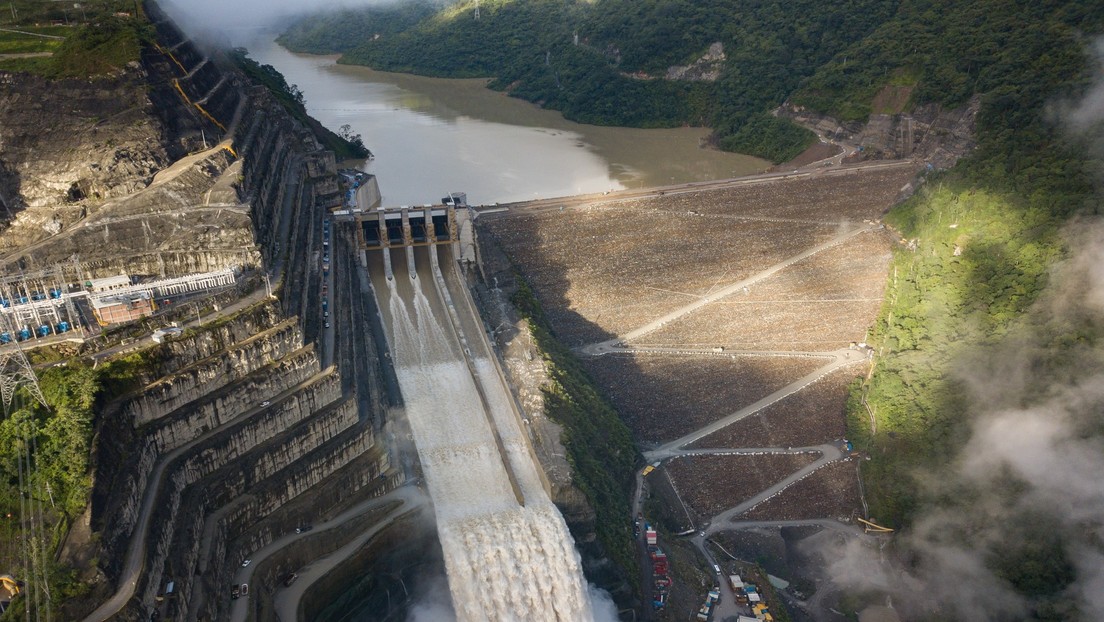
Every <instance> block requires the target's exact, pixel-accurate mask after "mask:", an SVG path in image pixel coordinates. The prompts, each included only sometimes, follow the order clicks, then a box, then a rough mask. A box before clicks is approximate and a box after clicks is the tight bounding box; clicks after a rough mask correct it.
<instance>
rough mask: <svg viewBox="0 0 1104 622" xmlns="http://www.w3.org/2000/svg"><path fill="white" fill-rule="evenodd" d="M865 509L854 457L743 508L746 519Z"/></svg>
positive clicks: (839, 513) (847, 513) (802, 516)
mask: <svg viewBox="0 0 1104 622" xmlns="http://www.w3.org/2000/svg"><path fill="white" fill-rule="evenodd" d="M855 512H862V502H861V501H860V500H859V484H858V479H857V477H856V473H855V462H854V461H853V460H841V461H838V462H833V463H831V464H828V465H825V466H824V467H823V468H821V469H817V470H816V471H814V472H813V473H812V474H811V475H809V476H808V477H806V478H805V479H802V480H801V481H799V482H797V483H796V484H794V485H792V486H790V487H789V488H787V489H785V490H783V491H782V492H780V493H779V494H777V495H775V496H774V497H771V498H770V499H767V500H766V501H764V502H762V503H760V504H759V505H757V506H755V507H753V508H752V509H750V510H748V511H747V512H744V513H743V514H742V515H741V516H740V518H741V519H743V520H801V519H806V518H846V517H850V516H851V515H852V514H853V513H855Z"/></svg>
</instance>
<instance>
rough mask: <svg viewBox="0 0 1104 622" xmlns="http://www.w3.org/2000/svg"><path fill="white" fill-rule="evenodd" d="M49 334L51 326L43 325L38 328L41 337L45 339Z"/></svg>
mask: <svg viewBox="0 0 1104 622" xmlns="http://www.w3.org/2000/svg"><path fill="white" fill-rule="evenodd" d="M49 334H50V325H49V324H43V325H42V326H39V327H38V336H39V337H45V336H46V335H49Z"/></svg>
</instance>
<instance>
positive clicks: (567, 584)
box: [388, 278, 593, 622]
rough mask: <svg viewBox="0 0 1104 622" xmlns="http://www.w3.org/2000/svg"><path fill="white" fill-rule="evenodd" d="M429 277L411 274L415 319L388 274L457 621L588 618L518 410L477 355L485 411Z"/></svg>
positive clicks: (402, 368) (399, 353) (577, 573)
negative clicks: (425, 285) (438, 310)
mask: <svg viewBox="0 0 1104 622" xmlns="http://www.w3.org/2000/svg"><path fill="white" fill-rule="evenodd" d="M423 280H427V279H421V278H419V279H417V280H416V281H414V282H413V283H412V286H413V287H414V293H413V300H412V301H409V302H410V303H412V304H413V311H414V313H413V317H412V316H411V313H410V308H409V305H408V304H407V301H403V300H402V299H401V298H400V295H399V292H398V291H397V287H396V284H395V282H394V281H389V282H388V285H389V288H390V295H391V296H390V302H389V310H390V312H391V317H392V322H393V326H391V327H390V328H391V333H392V335H391V336H392V349H393V354H392V356H393V357H394V360H395V366H396V374H397V376H398V380H399V386H400V388H401V389H402V393H403V400H404V403H405V407H406V414H407V417H408V419H409V420H410V426H411V430H412V432H413V434H414V440H415V442H416V443H417V445H418V455H419V457H420V459H421V463H422V468H423V471H424V473H425V479H426V484H427V487H428V488H429V493H430V496H431V497H432V498H433V503H434V508H435V512H436V516H437V528H438V532H439V535H440V539H441V545H442V548H443V549H444V554H445V567H446V570H447V572H448V581H449V591H450V592H451V594H452V601H453V608H454V610H455V611H456V616H457V620H459V621H460V622H476V621H483V620H487V621H494V622H511V621H515V620H517V621H521V620H527V621H530V620H532V621H544V620H547V621H549V622H553V621H555V622H590V621H592V620H593V613H592V612H591V604H590V598H589V596H588V592H587V586H586V583H585V581H584V579H583V574H582V568H581V566H580V563H579V556H578V553H577V552H576V551H575V548H574V542H573V541H572V539H571V535H570V534H569V533H568V531H567V525H566V524H565V523H564V521H563V517H562V516H560V514H559V512H558V511H557V510H556V507H555V506H554V505H553V504H552V502H551V500H550V499H549V498H548V495H547V494H546V493H545V491H544V488H543V487H542V486H541V484H540V479H539V475H538V473H537V472H536V468H537V467H536V466H535V464H534V463H533V460H532V458H531V457H530V456H529V455H528V448H527V447H526V446H525V444H524V439H523V438H522V437H521V434H522V433H521V431H520V429H519V426H518V425H517V421H516V418H515V417H513V415H512V412H510V411H509V410H506V409H508V408H509V401H508V400H509V399H510V398H509V396H508V395H505V394H504V392H505V387H502V385H501V382H498V381H497V378H496V377H495V376H494V374H495V371H494V367H493V363H491V362H490V361H487V360H484V359H480V360H476V361H474V362H473V367H474V369H475V370H476V373H477V375H478V376H479V378H480V385H479V386H480V387H481V388H482V389H483V392H484V396H485V397H486V400H487V403H488V404H489V405H490V408H491V411H492V412H491V413H489V414H490V417H488V413H487V412H486V410H485V408H484V403H483V400H482V399H481V397H480V393H479V389H478V388H477V386H476V381H475V379H473V378H472V374H471V373H470V372H469V368H468V366H467V364H466V363H465V361H464V359H463V358H462V356H461V355H460V354H459V350H460V349H459V347H458V345H457V344H456V342H455V340H454V339H453V338H452V337H451V335H450V334H449V333H447V332H446V331H445V329H444V328H443V327H442V325H441V324H440V323H439V322H438V319H437V318H436V317H435V316H434V313H433V311H432V307H431V305H430V303H429V300H428V299H427V298H426V297H425V294H424V293H423V291H422V289H421V287H422V281H423ZM430 286H432V284H430ZM492 420H493V421H494V422H495V426H496V427H497V428H498V431H499V434H500V438H501V439H502V442H503V446H504V447H505V448H506V452H507V456H506V457H505V462H504V457H503V456H502V455H501V454H500V453H499V451H498V446H497V444H496V442H495V437H494V431H493V430H492V429H491V424H490V421H492ZM506 464H509V468H510V469H511V471H512V472H513V474H514V477H515V481H516V483H517V485H518V488H519V489H520V491H521V493H522V495H523V496H524V498H525V505H524V506H522V505H520V504H519V503H518V501H517V497H516V495H515V493H514V489H513V487H512V486H511V483H510V477H509V475H508V474H507V472H506V468H507V467H506Z"/></svg>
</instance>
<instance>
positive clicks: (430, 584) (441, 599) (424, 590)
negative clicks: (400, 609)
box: [406, 575, 456, 622]
mask: <svg viewBox="0 0 1104 622" xmlns="http://www.w3.org/2000/svg"><path fill="white" fill-rule="evenodd" d="M415 590H416V592H417V595H416V596H415V597H414V604H413V605H411V607H410V610H409V612H408V613H407V616H406V620H407V622H456V612H454V611H453V610H452V598H451V597H450V595H449V586H448V580H447V579H446V578H445V576H444V575H434V576H432V577H425V578H423V579H422V580H421V581H419V582H418V586H417V588H415Z"/></svg>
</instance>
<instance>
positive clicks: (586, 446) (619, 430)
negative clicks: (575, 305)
mask: <svg viewBox="0 0 1104 622" xmlns="http://www.w3.org/2000/svg"><path fill="white" fill-rule="evenodd" d="M517 280H518V282H519V283H520V284H521V286H520V287H519V288H518V291H517V293H515V294H514V297H513V303H514V306H516V307H517V308H518V310H519V311H520V312H521V314H522V316H523V317H524V318H526V320H527V321H528V323H529V330H530V331H532V333H533V339H534V341H535V342H536V344H537V347H538V348H540V351H541V352H542V353H543V355H544V361H545V366H546V368H547V370H548V375H549V379H550V382H549V384H548V386H546V387H544V389H543V391H544V400H545V401H544V410H545V414H547V415H548V417H549V418H551V419H552V420H553V421H556V422H557V423H559V424H560V425H562V426H563V436H562V440H563V444H564V447H565V448H566V449H567V459H568V462H569V463H570V464H571V472H572V475H573V478H574V484H575V486H577V487H578V488H579V489H580V490H581V491H583V494H585V495H586V497H587V500H588V501H589V502H590V505H591V507H593V508H594V512H595V514H597V522H596V525H595V531H596V532H597V534H598V540H599V541H600V542H601V543H602V546H603V547H604V548H605V550H606V552H607V554H608V555H609V556H610V557H611V558H612V559H613V560H614V561H615V562H616V563H617V564H618V565H619V566H620V567H621V568H622V569H623V570H624V571H625V572H626V573H627V574H628V575H629V576H635V573H633V571H632V569H633V568H635V557H634V553H633V545H632V529H631V527H630V521H629V516H631V514H632V512H631V511H630V506H629V503H630V499H629V495H630V490H631V489H632V480H633V475H634V472H635V470H634V469H635V467H636V461H637V457H638V454H637V452H636V447H635V445H634V444H633V441H632V436H631V434H630V433H629V429H628V428H627V427H626V426H625V424H624V423H623V422H622V421H621V419H619V418H618V416H617V412H616V411H615V410H614V409H613V407H612V406H611V405H610V404H609V402H607V401H606V399H605V398H604V397H603V396H602V394H601V393H600V392H599V390H598V389H597V388H596V387H595V385H594V382H593V381H592V380H591V378H590V377H589V376H588V375H587V373H586V371H585V370H583V368H582V366H581V365H580V364H579V361H578V360H577V359H576V358H575V355H574V354H572V353H571V350H570V349H569V348H567V347H566V346H564V345H563V344H562V343H561V342H560V341H559V340H558V339H556V337H555V335H554V334H553V333H552V331H551V329H550V328H549V326H548V323H547V321H546V320H545V318H544V312H543V311H542V310H541V307H540V303H539V302H538V301H537V299H536V297H535V296H534V295H533V291H532V290H531V289H530V288H529V285H528V284H527V283H525V282H524V279H523V277H522V276H521V275H520V274H519V275H517Z"/></svg>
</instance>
